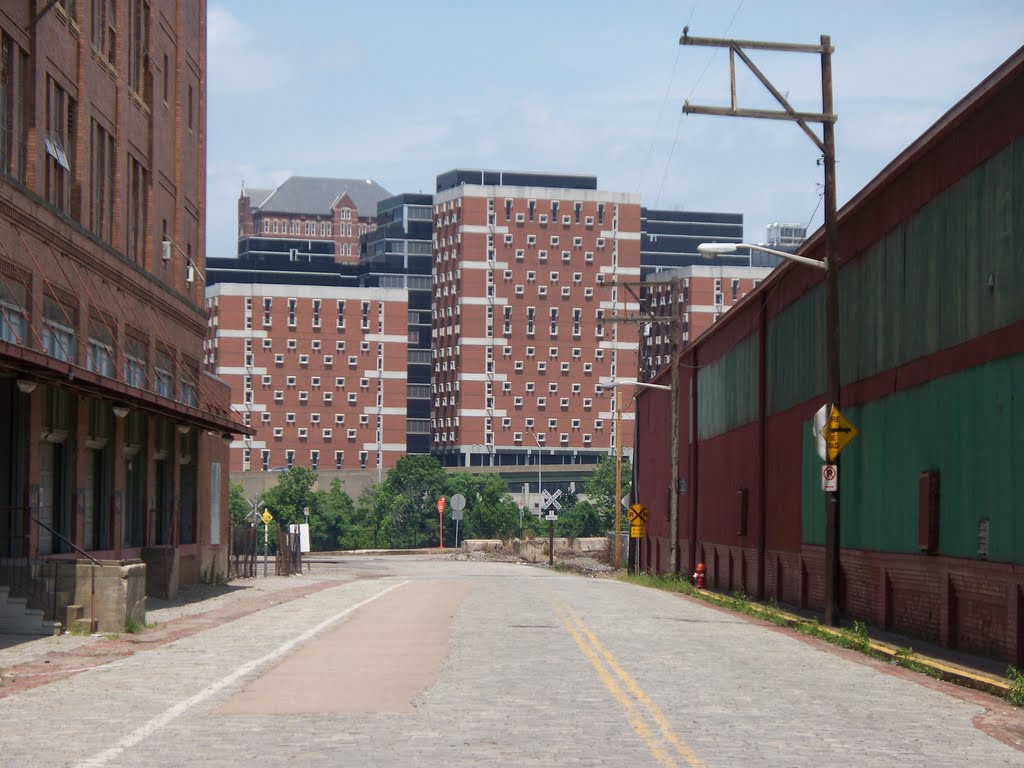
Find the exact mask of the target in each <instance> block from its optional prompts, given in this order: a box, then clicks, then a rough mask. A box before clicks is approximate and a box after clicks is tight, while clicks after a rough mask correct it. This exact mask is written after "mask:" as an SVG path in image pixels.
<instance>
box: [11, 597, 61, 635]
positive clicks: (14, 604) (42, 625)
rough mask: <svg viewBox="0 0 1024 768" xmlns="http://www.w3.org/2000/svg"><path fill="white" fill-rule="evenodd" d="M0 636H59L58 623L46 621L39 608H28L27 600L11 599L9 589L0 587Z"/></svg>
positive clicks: (22, 598) (21, 598)
mask: <svg viewBox="0 0 1024 768" xmlns="http://www.w3.org/2000/svg"><path fill="white" fill-rule="evenodd" d="M0 634H7V635H59V634H60V622H59V621H46V620H45V619H44V618H43V610H42V609H41V608H29V607H28V599H27V598H24V597H11V594H10V589H9V587H0Z"/></svg>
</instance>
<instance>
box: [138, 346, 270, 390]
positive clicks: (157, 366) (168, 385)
mask: <svg viewBox="0 0 1024 768" xmlns="http://www.w3.org/2000/svg"><path fill="white" fill-rule="evenodd" d="M248 379H249V377H248V376H247V377H246V380H248ZM251 383H252V382H251V381H249V384H250V386H249V387H247V389H249V390H251V389H252V386H251ZM153 391H154V392H156V393H157V394H158V395H163V396H164V397H169V398H170V397H174V361H173V360H172V359H171V356H170V355H169V354H168V353H167V352H165V351H164V350H162V349H158V350H157V352H156V361H155V362H154V364H153ZM249 397H250V398H251V397H252V395H251V392H250V394H249Z"/></svg>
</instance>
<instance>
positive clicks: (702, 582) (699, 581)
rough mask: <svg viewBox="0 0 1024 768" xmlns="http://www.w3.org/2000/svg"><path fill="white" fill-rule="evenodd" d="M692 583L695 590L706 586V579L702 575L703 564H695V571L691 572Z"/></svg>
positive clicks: (705, 576)
mask: <svg viewBox="0 0 1024 768" xmlns="http://www.w3.org/2000/svg"><path fill="white" fill-rule="evenodd" d="M693 583H694V585H696V587H697V589H704V588H705V587H706V586H707V585H708V577H707V575H706V574H705V573H704V563H697V570H696V571H694V572H693Z"/></svg>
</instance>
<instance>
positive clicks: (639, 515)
mask: <svg viewBox="0 0 1024 768" xmlns="http://www.w3.org/2000/svg"><path fill="white" fill-rule="evenodd" d="M647 515H648V512H647V507H645V506H644V505H643V504H640V503H639V502H637V503H636V504H634V505H633V506H631V507H630V508H629V511H628V512H626V517H627V518H628V520H629V538H631V539H642V538H644V537H645V536H646V535H647Z"/></svg>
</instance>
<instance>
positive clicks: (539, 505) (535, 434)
mask: <svg viewBox="0 0 1024 768" xmlns="http://www.w3.org/2000/svg"><path fill="white" fill-rule="evenodd" d="M530 434H531V435H533V442H535V443H536V444H537V517H540V513H541V512H543V511H544V510H543V509H541V503H542V501H543V499H542V496H543V494H544V492H543V491H542V490H541V487H542V486H541V476H540V469H541V467H540V459H541V455H540V454H541V445H540V438H539V437H537V433H536V432H534V431H533V430H532V429H531V430H530Z"/></svg>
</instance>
